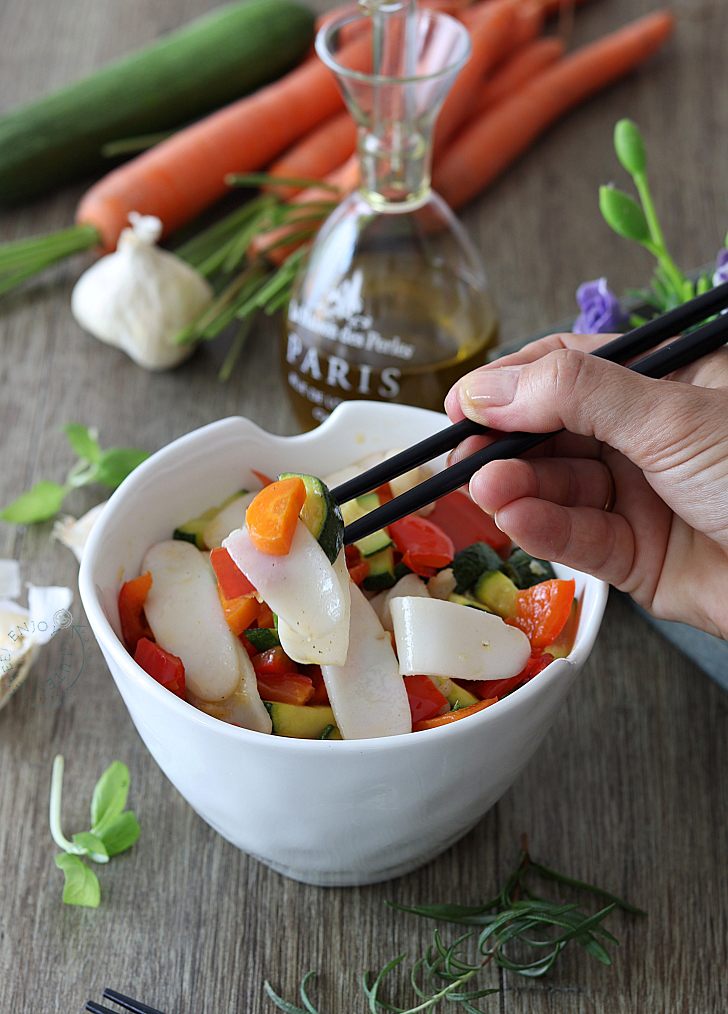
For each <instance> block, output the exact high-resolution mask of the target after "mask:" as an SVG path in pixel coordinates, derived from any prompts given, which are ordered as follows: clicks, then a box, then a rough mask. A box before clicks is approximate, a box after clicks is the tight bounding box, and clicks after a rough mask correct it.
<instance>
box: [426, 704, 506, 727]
mask: <svg viewBox="0 0 728 1014" xmlns="http://www.w3.org/2000/svg"><path fill="white" fill-rule="evenodd" d="M497 701H498V698H497V697H489V698H488V700H487V701H478V703H477V704H471V705H470V707H469V708H458V709H457V711H448V712H446V714H444V715H435V717H434V718H425V719H423V720H422V721H421V722H415V724H414V725H413V726H412V732H422V731H423V730H424V729H436V728H437V727H438V726H439V725H449V724H450V723H451V722H457V721H459V720H460V719H461V718H467V717H468V715H474V714H475V713H476V711H483V710H484V709H485V708H489V707H490V706H491V704H496V703H497Z"/></svg>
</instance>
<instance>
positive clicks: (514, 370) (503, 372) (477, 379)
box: [460, 366, 521, 408]
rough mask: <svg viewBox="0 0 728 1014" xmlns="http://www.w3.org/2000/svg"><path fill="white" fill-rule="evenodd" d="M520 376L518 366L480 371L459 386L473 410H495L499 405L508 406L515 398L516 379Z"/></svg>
mask: <svg viewBox="0 0 728 1014" xmlns="http://www.w3.org/2000/svg"><path fill="white" fill-rule="evenodd" d="M520 375H521V368H520V367H519V366H504V367H503V368H502V369H500V370H482V371H480V372H479V373H472V374H471V375H470V376H469V377H466V378H465V380H464V381H463V382H462V385H461V388H460V390H461V393H462V396H463V398H464V399H465V400H466V401H469V402H470V403H471V404H472V405H473V407H474V408H485V407H491V408H495V407H497V406H499V405H510V403H511V402H512V401H513V399H514V398H515V396H516V390H517V388H518V379H519V377H520Z"/></svg>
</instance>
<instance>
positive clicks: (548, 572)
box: [505, 549, 556, 588]
mask: <svg viewBox="0 0 728 1014" xmlns="http://www.w3.org/2000/svg"><path fill="white" fill-rule="evenodd" d="M505 571H506V574H508V576H509V577H510V579H511V580H512V581H513V583H514V584H515V585H516V586H517V587H518V588H531V587H532V586H533V585H535V584H540V583H541V582H542V581H550V580H552V579H553V578H555V577H556V574H555V573H554V568H553V567H552V566H551V564H550V563H549V562H548V560H537V559H536V557H535V556H529V555H528V553H527V552H526V551H525V550H523V549H514V550H513V552H512V553H511V555H510V556H509V557H508V562H507V563H506V566H505Z"/></svg>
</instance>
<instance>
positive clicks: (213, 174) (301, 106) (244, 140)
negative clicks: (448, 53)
mask: <svg viewBox="0 0 728 1014" xmlns="http://www.w3.org/2000/svg"><path fill="white" fill-rule="evenodd" d="M370 59H371V43H370V40H369V39H367V38H361V39H358V40H355V41H354V42H352V43H351V46H350V47H349V48H348V49H347V53H346V60H347V65H348V66H351V67H356V68H357V69H360V70H366V69H367V67H368V65H369V64H368V61H369V60H370ZM342 105H343V99H342V97H341V93H340V91H339V88H338V85H337V83H336V80H335V78H334V75H333V73H332V72H331V71H330V70H329V69H328V68H327V67H325V66H324V65H323V63H321V61H320V60H319V59H318V58H316V59H310V60H307V61H306V62H305V63H304V64H302V65H301V66H300V67H297V68H296V69H295V70H294V71H291V72H290V73H289V74H286V75H285V77H283V78H281V79H280V80H279V81H276V82H275V83H274V84H271V85H268V86H267V87H265V88H261V89H260V91H257V92H255V93H254V94H253V95H250V96H247V97H246V98H244V99H240V100H238V101H237V102H233V103H232V104H231V105H229V106H226V107H225V108H224V109H220V110H219V111H218V112H216V113H213V114H212V115H211V116H207V117H205V118H204V119H203V120H200V121H199V122H198V123H194V124H192V126H190V127H186V128H185V129H184V130H181V131H179V132H178V133H177V134H174V135H173V136H172V137H170V138H169V139H168V140H166V141H163V142H162V143H161V144H158V145H157V146H156V147H154V148H151V149H150V150H149V151H146V152H144V153H143V154H141V155H138V156H137V157H136V158H134V159H131V161H129V162H127V163H125V164H124V165H122V166H120V167H119V168H118V169H115V170H113V172H110V173H109V174H108V175H107V176H105V177H104V178H103V179H102V180H100V181H99V182H98V183H97V184H95V185H94V186H92V187H91V189H90V190H88V191H87V192H86V194H85V196H84V197H83V198H82V200H81V203H80V204H79V206H78V209H77V212H76V222H77V223H78V224H79V225H91V226H93V227H94V228H95V229H97V230H98V232H99V234H100V235H101V239H102V246H103V247H104V249H106V250H113V249H115V247H116V242H117V240H118V238H119V234H120V232H121V230H122V229H123V228H125V226H126V225H127V223H128V215H129V212H130V211H138V212H140V213H141V214H143V215H144V214H149V215H156V216H157V217H158V218H160V219H161V220H162V223H163V226H164V232H165V234H167V233H170V232H174V230H175V229H178V228H179V227H180V226H182V225H184V224H185V223H186V222H188V221H190V219H192V218H194V217H195V215H198V214H199V213H200V212H201V211H203V210H204V209H205V208H207V207H208V206H209V205H210V204H212V203H213V202H214V201H216V200H217V199H218V198H220V197H222V196H223V194H224V193H225V192H226V191H227V189H228V188H227V186H226V184H225V177H226V175H228V174H230V173H236V172H238V173H241V172H251V171H253V170H256V169H262V168H263V167H264V166H266V165H267V164H268V163H269V162H270V161H271V159H273V158H275V157H276V156H277V155H279V154H280V153H281V152H282V151H285V149H286V148H287V147H288V146H289V145H290V144H292V143H293V142H294V141H296V140H297V139H298V138H299V137H302V136H303V135H304V134H306V133H307V132H308V131H309V130H311V129H312V128H313V127H315V126H317V125H318V124H319V123H321V122H322V120H325V119H327V118H328V117H329V116H331V115H332V114H333V113H335V112H336V111H337V110H339V109H340V108H341V107H342Z"/></svg>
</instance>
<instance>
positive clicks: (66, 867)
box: [56, 852, 101, 908]
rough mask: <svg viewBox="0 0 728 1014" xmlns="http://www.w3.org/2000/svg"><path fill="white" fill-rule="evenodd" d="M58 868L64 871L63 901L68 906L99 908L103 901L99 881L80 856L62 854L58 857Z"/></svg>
mask: <svg viewBox="0 0 728 1014" xmlns="http://www.w3.org/2000/svg"><path fill="white" fill-rule="evenodd" d="M56 866H57V867H58V869H59V870H63V873H64V876H65V878H66V879H65V883H64V885H63V900H64V902H65V903H66V904H67V905H86V906H87V907H88V908H98V907H99V902H100V901H101V889H100V888H99V881H98V878H97V876H96V874H95V873H94V871H93V870H90V869H89V868H88V866H85V865H84V864H83V863H82V862H81V860H80V859H79V858H78V856H69V855H66V853H65V852H62V853H61V854H60V855H59V856H56Z"/></svg>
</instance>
